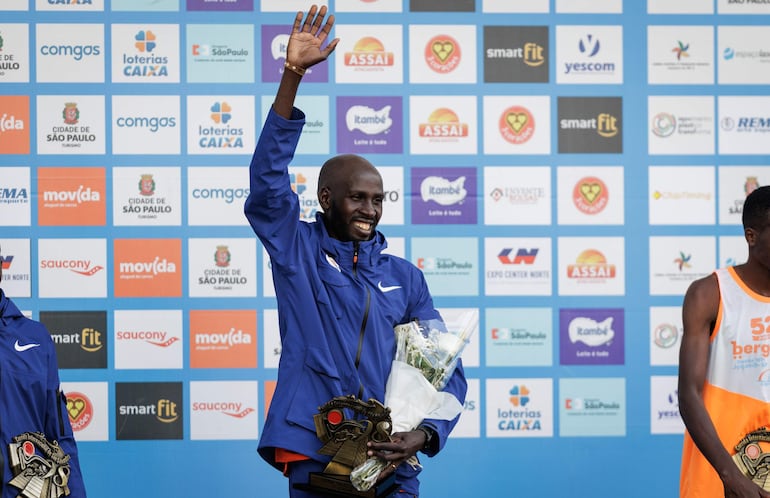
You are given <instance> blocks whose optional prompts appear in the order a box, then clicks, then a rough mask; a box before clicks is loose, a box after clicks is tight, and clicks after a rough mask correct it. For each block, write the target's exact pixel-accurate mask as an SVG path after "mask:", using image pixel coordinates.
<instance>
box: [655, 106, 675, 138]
mask: <svg viewBox="0 0 770 498" xmlns="http://www.w3.org/2000/svg"><path fill="white" fill-rule="evenodd" d="M675 131H676V116H674V115H673V114H671V113H670V112H659V113H658V114H656V115H655V116H653V118H652V132H653V133H654V134H655V135H657V136H659V137H661V138H665V137H669V136H671V135H672V134H673V133H674V132H675Z"/></svg>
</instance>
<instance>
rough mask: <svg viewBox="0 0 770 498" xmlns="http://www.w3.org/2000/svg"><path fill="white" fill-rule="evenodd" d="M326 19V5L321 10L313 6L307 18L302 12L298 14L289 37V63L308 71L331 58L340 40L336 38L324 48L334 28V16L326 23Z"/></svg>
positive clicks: (287, 49) (287, 58) (287, 52)
mask: <svg viewBox="0 0 770 498" xmlns="http://www.w3.org/2000/svg"><path fill="white" fill-rule="evenodd" d="M324 17H326V6H325V5H324V6H322V7H321V8H320V9H318V7H317V6H316V5H313V6H312V7H310V10H309V11H308V13H307V15H306V16H305V15H304V14H303V13H302V12H297V16H296V17H295V18H294V25H293V26H292V30H291V36H290V37H289V45H288V47H287V48H286V60H287V61H289V62H291V63H292V64H294V65H297V66H300V67H303V68H305V69H307V68H309V67H310V66H313V65H315V64H318V63H319V62H321V61H323V60H325V59H326V58H327V57H329V55H330V54H331V53H332V52H333V51H334V49H335V48H336V46H337V43H338V42H339V39H338V38H335V39H334V40H332V41H331V42H329V44H328V45H326V47H323V44H324V42H325V41H326V39H327V38H328V36H329V33H330V32H331V29H332V26H334V16H333V15H330V16H329V17H328V19H326V22H324ZM303 19H304V22H303ZM322 47H323V48H322Z"/></svg>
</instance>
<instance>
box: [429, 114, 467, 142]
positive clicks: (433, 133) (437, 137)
mask: <svg viewBox="0 0 770 498" xmlns="http://www.w3.org/2000/svg"><path fill="white" fill-rule="evenodd" d="M418 133H419V134H420V137H422V138H427V139H429V140H430V141H440V142H446V141H457V140H458V139H459V138H463V137H467V136H468V124H467V123H461V122H460V118H459V117H458V116H457V114H456V113H455V112H454V111H453V110H451V109H448V108H446V107H441V108H439V109H436V110H435V111H433V112H432V113H430V116H428V121H427V123H420V125H419V127H418Z"/></svg>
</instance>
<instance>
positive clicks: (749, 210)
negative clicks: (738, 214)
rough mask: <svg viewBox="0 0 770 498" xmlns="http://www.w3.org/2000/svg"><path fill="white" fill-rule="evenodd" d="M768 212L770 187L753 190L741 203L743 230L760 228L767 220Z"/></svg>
mask: <svg viewBox="0 0 770 498" xmlns="http://www.w3.org/2000/svg"><path fill="white" fill-rule="evenodd" d="M769 211H770V185H765V186H762V187H759V188H757V189H755V190H754V191H753V192H751V193H750V194H749V195H747V196H746V200H745V201H744V202H743V215H742V218H743V228H744V229H746V228H754V229H759V228H761V227H762V226H763V225H764V224H765V223H766V222H767V220H768V212H769Z"/></svg>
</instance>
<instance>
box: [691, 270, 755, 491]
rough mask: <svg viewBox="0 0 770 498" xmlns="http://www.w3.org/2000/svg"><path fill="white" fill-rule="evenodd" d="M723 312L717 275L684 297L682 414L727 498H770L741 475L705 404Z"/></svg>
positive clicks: (695, 284)
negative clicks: (714, 342) (712, 352)
mask: <svg viewBox="0 0 770 498" xmlns="http://www.w3.org/2000/svg"><path fill="white" fill-rule="evenodd" d="M718 311H719V285H718V283H717V277H716V275H714V274H712V275H709V276H708V277H705V278H702V279H700V280H697V281H695V282H693V283H692V285H690V288H689V289H687V293H686V294H685V297H684V304H683V306H682V320H683V325H684V334H683V336H682V345H681V349H680V351H679V411H680V413H681V415H682V420H683V421H684V424H685V426H686V427H687V430H688V432H689V433H690V436H691V437H692V439H693V442H694V443H695V445H696V446H697V447H698V449H699V450H700V452H701V453H703V456H704V457H706V460H708V462H709V463H710V464H711V466H712V467H713V468H714V470H715V471H716V472H717V474H719V477H720V479H722V483H723V485H724V492H725V497H754V498H756V497H764V498H768V497H770V493H766V492H765V491H763V490H762V489H761V488H760V487H759V486H757V485H756V484H754V483H753V482H752V481H751V480H750V479H748V478H747V477H745V476H744V475H743V474H741V472H740V470H739V469H738V467H737V466H736V465H735V462H733V460H732V457H731V456H730V454H729V453H728V451H727V449H726V448H725V447H724V445H723V444H722V442H721V441H720V440H719V436H718V434H717V431H716V428H715V427H714V424H713V422H712V420H711V417H710V416H709V414H708V412H707V411H706V407H705V405H704V403H703V386H704V384H705V382H706V374H707V370H708V360H709V345H710V339H711V332H712V329H713V327H714V324H715V322H716V318H717V313H718Z"/></svg>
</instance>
